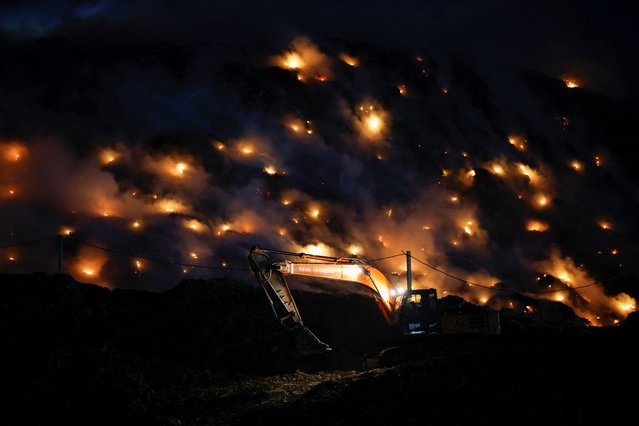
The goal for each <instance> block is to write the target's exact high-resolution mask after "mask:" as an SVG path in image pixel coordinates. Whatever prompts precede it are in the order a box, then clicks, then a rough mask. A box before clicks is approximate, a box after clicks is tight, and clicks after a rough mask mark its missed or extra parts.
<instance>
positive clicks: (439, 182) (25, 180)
mask: <svg viewBox="0 0 639 426" xmlns="http://www.w3.org/2000/svg"><path fill="white" fill-rule="evenodd" d="M632 11H633V8H632V3H631V2H556V1H542V2H497V1H489V2H471V1H455V2H447V1H398V2H394V3H393V4H392V6H391V5H388V4H386V3H379V4H377V3H371V2H363V1H362V2H360V1H350V2H346V3H344V2H336V1H328V2H316V3H307V2H246V1H225V2H204V1H181V2H170V1H164V2H162V1H143V2H125V1H115V0H113V1H109V0H104V1H58V2H50V1H5V2H2V5H1V6H0V52H1V53H2V57H3V60H2V61H1V62H0V93H1V94H2V96H1V97H0V150H1V151H2V157H1V158H0V161H1V163H0V167H1V168H0V191H1V192H0V206H1V209H2V223H1V224H0V247H2V248H0V271H2V272H33V271H36V270H44V271H46V272H54V270H55V268H56V259H57V258H56V256H57V255H56V253H57V246H56V244H57V243H55V242H54V241H53V240H46V241H42V242H37V243H33V244H25V245H20V244H21V243H23V242H30V241H33V240H38V239H44V238H47V237H50V236H54V235H58V234H62V235H64V236H65V237H66V238H67V241H66V242H65V269H66V271H67V272H69V273H71V274H72V275H73V276H74V277H75V278H76V279H78V280H80V281H85V282H95V283H98V284H100V285H104V286H107V287H111V288H114V287H126V288H139V289H146V290H152V291H161V290H165V289H167V288H170V287H171V286H173V285H175V284H176V283H177V282H179V280H180V279H181V278H182V277H189V278H191V277H202V278H207V277H210V276H212V275H216V276H217V275H220V274H229V275H232V276H236V277H238V278H240V279H244V280H249V279H252V278H251V277H250V276H248V274H247V272H246V268H247V265H246V254H248V249H249V248H250V247H251V246H253V245H263V246H268V247H273V248H279V249H282V250H292V251H316V252H318V253H321V254H328V255H333V256H344V255H353V254H354V255H358V256H363V257H366V258H369V259H374V258H381V257H385V256H389V255H395V254H397V253H401V252H402V250H411V251H412V252H413V253H414V254H415V256H416V258H417V259H418V262H417V263H416V264H415V268H416V270H415V273H416V282H417V286H422V287H431V286H432V287H436V288H437V289H438V291H439V292H440V294H457V295H461V296H463V297H465V298H466V299H467V300H469V301H473V302H477V303H482V304H488V305H489V306H492V307H495V308H503V307H507V306H508V307H511V308H514V309H516V308H519V309H521V310H522V311H524V312H525V311H526V310H530V309H534V308H533V307H531V306H530V305H529V304H526V303H529V302H526V303H523V302H521V303H520V302H518V299H517V298H516V297H515V295H519V294H525V295H527V296H530V297H532V298H533V299H536V300H539V299H547V300H552V301H554V302H557V303H565V304H567V305H569V306H570V307H572V308H573V309H574V310H575V312H576V313H577V314H578V315H579V316H581V317H583V318H586V319H588V320H589V321H590V322H591V323H593V324H598V325H600V324H613V323H617V322H619V320H621V319H623V318H625V316H626V315H627V314H628V313H629V312H631V311H633V310H635V301H634V298H636V297H639V292H637V290H636V286H635V285H634V283H635V282H636V278H637V275H638V273H637V271H636V270H633V269H632V267H630V266H631V265H632V264H633V259H634V257H635V254H636V251H635V250H636V249H637V248H638V247H637V243H636V241H637V239H636V237H637V220H636V218H635V214H634V212H635V211H636V208H637V207H638V206H637V205H638V202H639V194H638V193H637V189H636V188H637V186H636V179H637V173H636V170H634V168H633V161H632V158H633V157H632V156H631V154H630V153H631V147H632V146H633V144H634V142H635V141H636V135H637V131H638V130H639V129H638V125H637V104H636V99H637V98H638V97H639V86H638V85H637V84H636V83H635V81H636V80H635V79H636V75H637V73H638V72H639V51H638V50H637V48H636V42H637V40H639V37H638V36H639V34H638V32H639V25H638V22H637V14H636V13H632ZM571 86H577V87H571ZM395 260H396V261H392V262H387V263H379V264H378V265H377V266H378V267H379V268H380V269H381V270H382V271H383V272H385V273H388V275H389V276H390V275H391V272H397V274H398V276H399V277H400V278H401V277H402V275H403V271H402V260H401V258H397V259H395ZM171 262H173V264H171ZM426 264H428V265H436V266H437V267H438V268H440V269H443V270H446V271H448V272H450V273H451V274H453V275H455V276H457V277H463V280H456V279H454V278H450V277H448V276H445V275H442V274H439V273H437V272H436V271H433V270H432V268H430V267H428V265H426ZM464 280H466V281H464ZM476 284H480V285H476ZM300 285H301V284H300ZM578 287H582V288H580V289H579V288H578ZM520 305H521V306H520Z"/></svg>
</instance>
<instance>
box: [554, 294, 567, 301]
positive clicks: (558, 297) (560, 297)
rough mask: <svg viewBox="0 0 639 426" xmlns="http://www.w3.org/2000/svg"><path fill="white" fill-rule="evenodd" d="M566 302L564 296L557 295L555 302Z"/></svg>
mask: <svg viewBox="0 0 639 426" xmlns="http://www.w3.org/2000/svg"><path fill="white" fill-rule="evenodd" d="M564 300H566V298H565V297H564V296H563V295H561V294H556V295H555V301H556V302H563V301H564Z"/></svg>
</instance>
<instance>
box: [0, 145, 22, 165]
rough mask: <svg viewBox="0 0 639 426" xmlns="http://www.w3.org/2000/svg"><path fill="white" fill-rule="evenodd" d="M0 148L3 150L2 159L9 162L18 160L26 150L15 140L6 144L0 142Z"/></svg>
mask: <svg viewBox="0 0 639 426" xmlns="http://www.w3.org/2000/svg"><path fill="white" fill-rule="evenodd" d="M0 150H2V151H4V159H5V160H6V161H10V162H17V161H20V159H22V157H23V156H24V154H25V153H26V151H27V149H26V148H25V147H24V146H22V145H20V144H18V143H16V142H10V143H8V144H2V143H0Z"/></svg>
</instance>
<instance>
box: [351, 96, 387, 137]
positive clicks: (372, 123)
mask: <svg viewBox="0 0 639 426" xmlns="http://www.w3.org/2000/svg"><path fill="white" fill-rule="evenodd" d="M388 121H389V118H388V113H387V112H386V111H384V110H383V109H382V108H381V107H379V106H377V105H376V104H374V103H373V102H371V103H366V104H362V105H360V106H359V108H358V114H357V117H355V126H356V127H357V129H358V130H359V133H360V135H361V136H362V137H364V138H365V139H369V140H380V139H381V138H382V137H383V136H384V135H385V133H386V130H387V127H388Z"/></svg>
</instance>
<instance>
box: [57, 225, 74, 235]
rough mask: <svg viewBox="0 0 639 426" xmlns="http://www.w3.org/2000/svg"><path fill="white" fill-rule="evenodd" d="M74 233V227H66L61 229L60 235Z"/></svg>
mask: <svg viewBox="0 0 639 426" xmlns="http://www.w3.org/2000/svg"><path fill="white" fill-rule="evenodd" d="M72 233H73V228H67V227H64V228H61V229H60V235H64V236H69V235H71V234H72Z"/></svg>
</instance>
